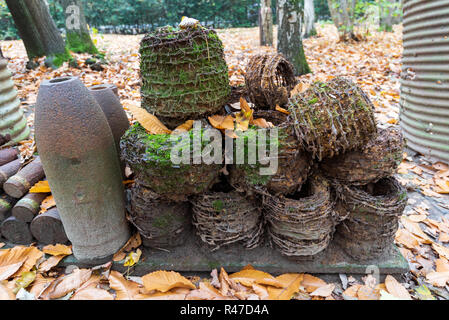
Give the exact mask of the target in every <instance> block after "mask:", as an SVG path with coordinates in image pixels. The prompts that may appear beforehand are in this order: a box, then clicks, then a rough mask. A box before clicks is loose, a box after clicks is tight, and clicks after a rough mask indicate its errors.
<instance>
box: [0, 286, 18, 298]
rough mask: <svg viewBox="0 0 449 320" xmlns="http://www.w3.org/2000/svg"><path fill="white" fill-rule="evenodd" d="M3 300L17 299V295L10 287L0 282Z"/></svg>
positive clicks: (0, 294)
mask: <svg viewBox="0 0 449 320" xmlns="http://www.w3.org/2000/svg"><path fill="white" fill-rule="evenodd" d="M3 300H16V296H15V295H14V293H13V292H12V290H10V289H9V288H7V287H5V286H4V285H2V284H1V283H0V301H3Z"/></svg>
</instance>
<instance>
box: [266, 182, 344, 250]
mask: <svg viewBox="0 0 449 320" xmlns="http://www.w3.org/2000/svg"><path fill="white" fill-rule="evenodd" d="M263 199H264V201H263V208H264V210H263V212H264V216H265V219H266V220H267V222H268V233H269V235H270V237H271V239H272V242H273V243H274V244H275V246H276V248H277V249H278V250H279V251H280V252H281V254H283V255H285V256H289V257H303V256H313V255H316V254H318V253H319V252H321V251H323V250H324V249H326V248H327V246H328V245H329V242H330V240H331V238H332V234H333V232H334V230H335V215H336V213H335V212H334V209H333V207H334V200H333V197H332V194H331V185H330V182H329V181H328V180H327V179H326V178H324V177H322V176H321V175H319V174H314V175H313V176H311V177H310V178H309V179H308V181H307V182H306V184H305V185H304V186H303V188H302V190H301V192H298V193H296V194H295V195H293V196H292V197H283V196H280V197H276V196H270V195H264V197H263Z"/></svg>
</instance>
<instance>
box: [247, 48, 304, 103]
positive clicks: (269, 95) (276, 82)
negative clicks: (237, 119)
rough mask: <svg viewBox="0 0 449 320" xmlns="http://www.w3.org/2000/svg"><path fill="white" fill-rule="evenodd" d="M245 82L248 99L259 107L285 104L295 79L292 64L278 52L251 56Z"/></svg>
mask: <svg viewBox="0 0 449 320" xmlns="http://www.w3.org/2000/svg"><path fill="white" fill-rule="evenodd" d="M245 83H246V87H247V91H248V95H249V98H250V101H251V102H252V103H254V104H255V105H256V107H257V108H259V109H274V108H275V107H276V105H277V104H278V105H280V106H282V105H285V104H287V102H288V98H289V97H290V91H291V90H292V89H293V88H294V87H295V85H296V83H297V81H296V78H295V72H294V68H293V66H292V64H291V63H290V62H289V61H288V60H287V59H286V58H285V57H284V56H283V55H282V54H280V53H271V54H258V55H254V56H252V57H251V59H250V60H249V63H248V66H247V68H246V74H245Z"/></svg>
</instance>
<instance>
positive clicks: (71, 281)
mask: <svg viewBox="0 0 449 320" xmlns="http://www.w3.org/2000/svg"><path fill="white" fill-rule="evenodd" d="M91 275H92V270H89V269H75V270H74V271H73V272H72V273H71V274H69V275H65V276H61V277H59V278H58V279H56V280H55V281H53V282H52V284H51V285H50V286H49V287H48V288H47V290H46V291H45V292H44V293H43V294H42V296H43V297H44V296H45V297H46V298H48V299H57V298H61V297H64V296H65V295H67V294H68V293H70V292H72V291H74V290H76V289H78V288H79V287H81V285H83V283H85V282H86V281H88V280H89V279H90V277H91Z"/></svg>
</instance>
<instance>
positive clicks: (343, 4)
mask: <svg viewBox="0 0 449 320" xmlns="http://www.w3.org/2000/svg"><path fill="white" fill-rule="evenodd" d="M327 2H328V4H329V11H330V12H331V16H332V20H333V21H334V24H335V26H336V27H337V29H338V33H339V36H340V40H341V41H351V40H357V37H356V36H355V33H354V21H355V7H356V4H357V0H327Z"/></svg>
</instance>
